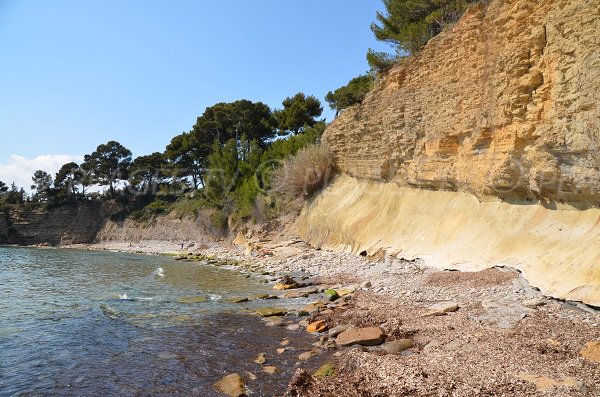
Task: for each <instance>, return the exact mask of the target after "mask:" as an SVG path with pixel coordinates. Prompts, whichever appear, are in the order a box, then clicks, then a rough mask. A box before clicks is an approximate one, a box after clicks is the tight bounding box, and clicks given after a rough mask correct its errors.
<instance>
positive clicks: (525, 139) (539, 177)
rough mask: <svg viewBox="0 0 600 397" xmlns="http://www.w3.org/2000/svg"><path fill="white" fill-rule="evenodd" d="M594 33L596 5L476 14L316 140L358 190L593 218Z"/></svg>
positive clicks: (514, 1)
mask: <svg viewBox="0 0 600 397" xmlns="http://www.w3.org/2000/svg"><path fill="white" fill-rule="evenodd" d="M598 32H600V7H599V4H598V1H597V0H547V1H541V2H532V1H528V0H509V1H492V2H491V3H490V4H489V5H488V6H484V5H480V6H478V7H473V8H471V9H470V10H469V11H468V12H467V13H466V14H465V15H464V16H463V18H462V19H461V20H460V21H459V23H458V24H457V25H456V26H455V27H454V28H453V29H451V30H448V31H447V32H444V33H442V34H440V35H438V36H437V37H435V38H433V39H432V40H431V41H430V42H429V44H428V45H427V46H426V47H425V48H424V50H423V51H422V52H421V53H420V54H418V55H417V56H415V57H413V58H411V59H408V60H406V61H405V62H404V63H403V64H401V65H398V66H396V67H395V68H394V69H392V70H391V71H390V72H389V73H388V74H387V75H385V76H384V77H383V78H382V79H381V80H380V81H379V82H378V84H377V86H376V88H375V89H374V90H373V91H372V92H371V93H370V94H369V95H368V96H367V98H366V99H365V100H364V102H363V103H362V104H361V105H360V106H356V107H353V108H351V109H348V110H346V111H344V112H343V113H342V114H341V115H340V116H339V117H337V118H336V120H335V121H334V122H333V123H332V125H331V126H330V127H329V128H328V129H327V131H326V132H325V135H324V138H323V139H324V141H325V142H326V143H327V144H328V145H329V146H330V147H331V149H332V150H333V152H334V153H335V157H336V160H337V165H338V167H339V168H340V169H341V170H342V171H343V172H345V173H348V174H350V175H353V176H356V177H358V178H368V179H372V180H377V181H385V182H394V183H397V184H399V185H401V186H412V187H418V188H429V189H436V190H450V191H464V192H470V193H473V194H475V195H477V196H478V197H481V196H494V197H501V198H504V199H507V200H513V199H516V200H527V199H529V200H543V201H548V202H552V201H561V200H562V201H566V202H570V203H574V204H577V205H582V204H584V205H586V206H590V205H593V206H598V205H599V204H600V150H599V146H600V139H599V133H600V104H599V100H600V97H599V95H600V94H598V90H599V89H600V73H599V70H600V34H598Z"/></svg>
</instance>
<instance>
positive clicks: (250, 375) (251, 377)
mask: <svg viewBox="0 0 600 397" xmlns="http://www.w3.org/2000/svg"><path fill="white" fill-rule="evenodd" d="M246 376H248V378H249V379H250V380H256V379H257V378H256V375H254V374H253V373H252V372H250V371H246Z"/></svg>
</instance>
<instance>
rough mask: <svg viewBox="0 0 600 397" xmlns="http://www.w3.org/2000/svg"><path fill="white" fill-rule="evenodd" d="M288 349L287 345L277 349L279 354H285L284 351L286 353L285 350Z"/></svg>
mask: <svg viewBox="0 0 600 397" xmlns="http://www.w3.org/2000/svg"><path fill="white" fill-rule="evenodd" d="M286 350H287V349H286V348H285V347H280V348H279V349H277V350H276V351H277V354H283V353H285V351H286Z"/></svg>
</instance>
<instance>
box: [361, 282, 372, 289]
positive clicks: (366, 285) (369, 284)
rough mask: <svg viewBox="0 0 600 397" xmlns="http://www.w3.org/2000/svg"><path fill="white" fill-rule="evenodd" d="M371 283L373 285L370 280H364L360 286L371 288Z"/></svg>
mask: <svg viewBox="0 0 600 397" xmlns="http://www.w3.org/2000/svg"><path fill="white" fill-rule="evenodd" d="M372 285H373V284H371V282H370V281H365V282H364V283H362V284H361V285H360V287H361V288H371V286H372Z"/></svg>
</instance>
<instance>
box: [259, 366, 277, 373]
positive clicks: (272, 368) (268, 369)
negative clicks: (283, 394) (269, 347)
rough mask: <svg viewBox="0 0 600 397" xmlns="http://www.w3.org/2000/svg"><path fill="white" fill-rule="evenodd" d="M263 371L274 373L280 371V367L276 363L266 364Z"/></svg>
mask: <svg viewBox="0 0 600 397" xmlns="http://www.w3.org/2000/svg"><path fill="white" fill-rule="evenodd" d="M263 372H265V373H267V374H271V375H273V374H276V373H277V372H279V368H277V367H276V366H274V365H266V366H264V367H263Z"/></svg>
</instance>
